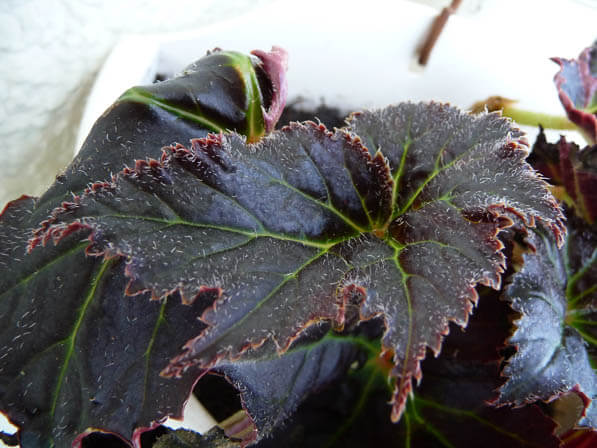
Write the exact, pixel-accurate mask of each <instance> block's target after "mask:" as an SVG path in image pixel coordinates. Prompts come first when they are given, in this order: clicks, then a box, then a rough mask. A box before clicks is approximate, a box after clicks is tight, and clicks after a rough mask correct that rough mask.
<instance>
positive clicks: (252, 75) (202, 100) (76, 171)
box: [34, 47, 287, 224]
mask: <svg viewBox="0 0 597 448" xmlns="http://www.w3.org/2000/svg"><path fill="white" fill-rule="evenodd" d="M253 53H254V54H256V55H257V56H251V57H249V56H246V55H243V54H241V53H237V52H232V51H220V50H214V51H213V52H211V53H208V54H207V55H206V56H204V57H203V58H201V59H199V60H198V61H196V62H194V63H193V64H191V65H190V66H188V67H187V68H186V69H185V70H184V71H183V72H182V73H181V74H180V75H179V76H176V77H174V78H172V79H169V80H167V81H163V82H159V83H156V84H151V85H147V86H137V87H132V88H131V89H129V90H127V91H126V92H125V93H124V94H123V95H122V96H121V97H120V98H119V99H118V100H117V101H116V102H115V103H114V104H113V105H112V106H111V107H110V108H109V109H108V110H107V111H106V112H104V114H103V115H102V116H101V117H100V118H99V119H98V120H97V121H96V123H95V125H94V126H93V128H92V130H91V132H90V133H89V136H88V137H87V139H86V140H85V142H84V143H83V146H82V147H81V150H80V151H79V153H78V154H77V156H76V157H75V159H74V160H73V161H72V162H71V164H70V165H69V166H68V167H67V168H66V170H65V172H64V173H63V174H61V175H59V176H58V177H57V179H56V182H55V183H54V184H53V185H52V186H51V187H50V188H49V189H48V191H47V192H46V193H45V194H44V195H43V196H42V197H41V198H40V200H39V203H38V204H37V207H36V208H37V210H36V211H35V214H36V219H37V222H35V223H34V224H37V223H38V222H40V221H42V220H43V219H45V218H46V217H47V215H48V214H49V212H50V211H51V210H53V209H54V208H55V207H57V206H58V205H60V203H61V202H62V201H70V200H71V199H72V193H73V192H74V193H76V194H78V193H80V192H82V191H83V190H84V189H85V188H86V187H87V186H88V185H89V184H90V183H91V182H96V181H100V180H109V179H110V178H111V176H112V174H115V173H117V172H119V171H120V170H121V169H122V168H123V167H124V166H125V165H132V164H134V162H135V160H137V159H144V158H146V157H156V158H157V157H159V156H160V155H161V151H162V147H163V146H167V145H171V144H173V143H174V142H186V141H188V140H189V139H191V138H196V137H204V136H206V135H207V133H208V132H220V131H226V130H235V131H236V132H238V133H241V134H243V135H247V136H248V137H249V139H250V140H251V141H256V140H258V139H259V138H261V137H262V136H263V135H264V134H265V133H266V131H267V132H269V130H271V129H272V128H273V126H274V125H275V123H276V121H277V119H278V118H279V116H280V114H281V112H282V109H283V108H284V104H285V102H286V91H287V87H286V78H285V71H284V70H285V68H286V57H287V56H286V52H285V51H284V50H283V49H281V48H278V47H274V48H273V49H272V51H271V52H269V53H268V52H264V51H261V50H255V51H254V52H253Z"/></svg>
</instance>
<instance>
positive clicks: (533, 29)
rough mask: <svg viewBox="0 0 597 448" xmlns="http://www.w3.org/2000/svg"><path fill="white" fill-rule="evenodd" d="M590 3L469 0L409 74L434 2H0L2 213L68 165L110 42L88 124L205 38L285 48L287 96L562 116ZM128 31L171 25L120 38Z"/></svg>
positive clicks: (592, 17) (591, 12)
mask: <svg viewBox="0 0 597 448" xmlns="http://www.w3.org/2000/svg"><path fill="white" fill-rule="evenodd" d="M431 2H432V3H436V4H437V3H442V4H445V3H449V2H448V1H443V2H442V1H441V0H437V1H435V2H433V1H431ZM422 3H430V2H429V1H427V2H425V1H423V2H422ZM596 3H597V2H595V1H591V0H585V1H583V2H581V1H573V0H568V1H565V0H525V1H520V0H485V1H481V0H478V1H473V0H470V1H469V2H465V5H464V7H463V14H460V15H457V16H455V17H452V18H451V19H450V21H449V23H448V25H447V27H446V29H445V30H444V33H443V34H442V36H441V38H440V40H439V42H438V44H437V46H436V47H435V49H434V50H433V53H432V56H431V59H430V62H429V64H428V66H427V68H426V69H425V70H424V71H416V70H413V59H414V57H415V50H416V48H417V46H418V45H419V44H420V43H421V40H422V38H423V36H424V34H425V31H426V29H427V27H428V26H429V24H430V22H431V20H432V19H433V17H434V16H435V14H437V9H433V8H431V7H429V6H427V5H421V4H420V3H414V2H412V1H400V0H394V1H375V0H369V1H367V2H363V1H352V0H343V1H340V0H333V1H332V0H327V1H316V0H303V1H301V2H299V1H297V0H294V1H286V0H278V1H275V0H261V1H258V2H256V1H254V0H245V1H241V0H236V1H228V2H224V1H217V0H215V1H183V0H169V1H168V2H162V1H153V0H134V1H129V2H123V1H102V2H100V1H86V2H83V1H75V0H72V1H71V0H62V1H43V0H38V1H35V0H31V1H8V2H7V1H4V2H3V3H2V5H0V143H1V144H2V146H1V151H0V208H1V207H2V205H3V204H4V203H5V202H6V201H7V200H9V199H13V198H15V197H17V196H19V195H20V194H21V193H29V194H40V193H41V192H43V190H44V189H45V188H46V187H47V186H48V185H49V183H50V182H51V181H52V179H53V177H54V175H55V174H56V173H57V171H59V170H60V169H62V168H63V167H64V166H65V165H66V164H67V163H68V162H69V161H70V158H71V157H72V154H73V151H74V149H75V137H76V134H77V131H78V123H79V121H80V119H81V116H82V114H83V106H84V105H85V104H86V100H87V95H88V93H89V92H90V90H91V86H92V84H93V81H94V75H95V73H97V70H98V68H99V67H100V65H101V63H102V62H103V61H104V60H105V59H106V55H107V53H108V51H109V50H110V49H111V48H113V46H114V45H115V44H117V43H119V44H118V45H116V50H115V52H114V53H113V54H112V56H111V57H110V58H109V59H108V64H107V65H106V66H105V67H104V69H103V71H102V72H101V74H100V77H99V79H98V82H97V84H96V85H95V87H94V88H93V94H92V96H91V99H90V101H89V109H88V111H87V114H86V123H84V124H83V126H84V129H87V128H86V127H89V126H90V125H91V123H92V122H93V121H94V120H95V118H96V117H97V116H98V115H99V114H100V113H101V112H102V111H103V110H104V109H105V107H107V106H108V105H109V104H110V103H111V102H112V101H113V100H114V99H115V98H116V97H117V96H118V95H119V94H120V93H121V92H122V91H123V90H125V89H126V88H128V87H130V86H131V85H132V84H137V83H139V82H140V81H141V80H142V79H143V77H146V76H147V74H148V73H150V72H151V71H152V70H154V69H155V67H157V68H158V69H159V70H164V69H166V70H173V71H177V70H180V69H181V68H183V67H184V66H185V65H187V64H188V63H190V62H192V61H193V60H195V59H197V58H199V57H201V56H202V55H203V54H204V53H205V51H206V50H207V49H210V48H213V47H215V46H219V47H222V48H225V49H233V50H240V51H249V50H252V49H254V48H262V49H269V48H270V47H271V46H272V45H280V46H283V47H285V48H286V49H287V50H288V51H289V54H290V60H289V66H290V67H289V73H288V80H289V87H290V89H289V91H290V97H291V99H292V98H294V97H296V96H298V95H300V96H304V97H308V98H311V99H313V100H315V101H316V102H317V101H319V100H320V99H322V98H323V99H324V101H325V102H326V103H327V104H331V105H340V106H342V107H345V108H361V107H372V106H383V105H386V104H389V103H395V102H399V101H405V100H432V99H433V100H437V101H447V102H451V103H453V104H455V105H458V106H461V107H463V108H467V107H468V106H470V105H471V104H472V103H473V102H475V101H477V100H480V99H484V98H486V97H488V96H490V95H495V94H499V95H503V96H506V97H509V98H513V99H518V100H520V106H521V107H525V108H529V109H533V110H537V111H540V112H548V113H555V114H562V113H563V111H562V109H561V106H560V104H559V101H558V98H557V94H556V91H555V88H554V86H553V82H552V78H553V75H554V74H555V72H556V71H557V66H556V65H555V64H554V63H553V62H551V61H549V57H552V56H562V57H567V58H574V57H576V56H577V55H578V54H579V53H580V51H581V50H582V49H583V48H584V47H586V46H588V45H590V43H591V42H592V41H593V40H594V39H595V38H597V27H596V26H595V24H596V23H597V5H596ZM247 11H248V14H249V15H248V16H245V15H243V14H242V13H243V12H247ZM231 16H232V19H231V20H228V19H229V18H230V17H231ZM223 19H226V20H225V21H222V20H223ZM131 31H132V32H137V33H139V32H144V33H148V32H152V33H155V32H163V31H168V32H169V34H168V35H156V34H151V35H149V34H145V35H143V37H139V36H138V35H137V36H136V37H126V36H125V35H126V34H127V33H130V32H131ZM531 131H532V130H531ZM85 134H86V131H83V133H82V136H84V135H85ZM556 134H557V133H556ZM579 143H582V142H581V141H579ZM0 275H1V273H0ZM0 429H2V427H1V426H0ZM0 446H1V442H0Z"/></svg>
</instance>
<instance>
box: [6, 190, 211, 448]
mask: <svg viewBox="0 0 597 448" xmlns="http://www.w3.org/2000/svg"><path fill="white" fill-rule="evenodd" d="M32 207H33V200H32V199H30V198H23V199H21V200H20V201H17V202H14V203H12V204H9V206H8V207H7V209H6V210H5V211H4V213H3V214H2V217H1V220H0V236H1V238H0V239H1V240H2V246H3V249H4V248H11V247H12V248H14V249H15V250H14V251H11V253H9V255H8V257H5V254H6V252H4V251H2V258H0V260H1V262H2V264H3V272H6V273H7V274H10V275H3V276H2V285H1V286H2V291H3V292H2V294H1V297H2V300H1V301H0V319H1V320H2V326H1V328H2V330H1V331H0V358H1V359H2V364H1V365H0V407H1V409H2V410H3V411H5V412H6V414H7V416H8V417H9V418H10V420H11V421H12V422H13V423H15V424H16V425H18V426H19V427H20V428H21V429H20V432H19V437H20V442H21V445H22V446H23V447H36V446H44V447H45V446H58V447H61V446H64V447H70V446H71V444H72V443H73V440H75V438H76V437H78V436H79V437H81V436H82V435H84V434H85V433H86V432H88V431H90V430H94V429H95V428H101V429H103V430H104V431H110V432H114V433H116V434H119V435H120V436H121V437H124V438H127V439H132V438H134V437H137V436H138V435H139V434H140V432H141V431H142V430H143V429H144V428H148V427H151V426H152V425H153V424H154V422H159V421H160V420H162V419H164V418H166V417H167V416H168V415H180V414H181V410H182V403H183V402H184V401H185V400H186V398H187V396H188V393H189V390H190V389H191V388H192V385H193V383H194V381H195V379H196V376H197V374H198V370H197V369H194V371H192V372H189V373H188V374H187V375H185V376H184V377H183V379H182V380H181V381H172V380H168V379H166V378H162V377H160V376H158V375H157V372H159V371H160V370H161V369H163V368H164V367H165V366H166V365H167V364H168V361H169V359H170V358H171V357H172V356H173V354H175V353H176V352H177V350H178V349H179V347H180V346H181V345H182V344H184V342H185V341H186V340H188V339H189V338H191V337H192V336H194V335H195V334H196V333H197V332H198V331H201V329H202V328H204V327H205V325H204V324H202V323H200V322H198V321H197V320H196V315H197V314H198V313H201V312H202V310H203V309H204V308H205V306H206V304H207V305H209V304H211V301H212V300H213V297H209V296H208V295H206V296H205V297H204V298H202V299H201V300H198V301H196V302H195V303H194V304H193V305H192V306H190V307H189V306H185V305H183V304H182V303H181V301H180V298H179V297H178V296H177V295H174V296H172V297H168V298H166V299H164V300H162V301H161V302H156V301H150V300H149V297H148V296H147V295H143V296H139V297H135V298H127V297H124V294H123V290H124V288H125V285H126V279H125V277H124V263H123V262H122V261H121V260H106V261H101V260H99V261H98V260H97V259H95V258H90V257H85V254H84V251H85V246H86V244H85V243H81V242H80V239H79V238H74V237H73V236H74V235H73V236H71V237H67V238H65V240H64V241H63V242H62V244H60V245H59V246H57V247H55V248H54V247H52V248H50V247H49V248H46V249H47V250H44V251H41V250H39V251H35V252H34V253H33V254H31V255H29V256H26V257H25V252H24V247H23V245H22V244H21V243H22V239H23V235H22V234H21V233H20V232H22V228H21V225H22V223H23V221H26V220H27V218H28V216H29V213H30V211H31V209H32ZM16 255H20V256H21V257H24V260H26V263H25V262H22V263H17V262H14V260H15V259H17V258H16ZM7 261H8V262H9V263H8V264H6V262H7ZM10 262H12V263H10ZM27 268H30V269H34V268H35V269H37V271H36V272H28V271H29V270H30V269H27ZM25 298H26V300H25ZM206 302H207V303H206ZM79 440H80V439H79Z"/></svg>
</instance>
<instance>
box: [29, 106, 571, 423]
mask: <svg viewBox="0 0 597 448" xmlns="http://www.w3.org/2000/svg"><path fill="white" fill-rule="evenodd" d="M352 130H353V131H354V132H357V133H359V135H361V136H362V138H363V142H364V143H365V144H366V145H367V147H368V148H369V150H370V151H376V150H378V149H379V150H381V151H382V152H383V154H382V152H379V151H378V152H375V153H370V152H368V151H367V149H366V148H365V147H363V146H362V144H361V142H360V140H359V139H353V138H352V137H351V136H349V135H347V134H346V133H345V132H344V131H342V130H340V131H336V133H334V134H331V133H329V132H328V131H327V130H326V129H325V128H324V127H323V126H317V125H315V124H305V125H300V124H294V125H292V126H290V127H286V128H284V129H283V130H281V131H278V132H274V133H272V134H271V135H270V136H268V137H266V138H264V139H263V140H261V141H260V142H258V143H257V144H254V145H247V144H246V143H245V142H244V140H243V139H242V138H240V137H238V136H235V135H230V136H226V135H223V136H215V137H209V138H207V139H198V140H194V141H193V142H192V146H193V147H192V149H191V150H187V149H185V148H183V147H181V146H176V147H172V148H170V149H168V150H166V152H165V153H164V156H163V157H162V159H161V160H160V161H156V160H147V161H139V162H138V163H137V164H136V166H135V168H131V169H125V170H124V171H122V172H121V173H120V174H119V175H118V176H117V177H116V178H115V180H114V181H113V182H112V183H110V184H99V185H96V186H94V187H93V188H90V189H89V190H88V192H87V193H86V194H85V195H83V196H81V197H80V198H76V200H75V201H74V202H73V203H72V204H69V205H67V206H65V207H63V208H62V209H59V210H56V212H55V213H54V217H53V219H52V220H50V221H49V222H48V223H46V224H45V225H44V227H43V228H42V230H43V232H44V233H43V238H42V239H43V240H48V239H54V240H55V241H60V240H61V239H62V238H63V237H64V236H65V235H68V234H70V233H71V232H73V231H74V230H77V229H79V228H86V229H90V230H91V232H92V233H91V236H90V239H91V240H92V243H91V246H90V248H89V249H88V250H89V251H90V252H93V253H96V254H98V255H99V254H104V256H105V257H108V258H110V257H114V256H123V257H125V259H126V260H127V269H126V274H127V276H128V277H129V278H130V283H129V285H128V287H127V292H128V293H129V294H135V293H139V292H142V291H146V290H150V291H151V293H152V295H153V297H154V298H159V297H162V296H164V295H165V294H169V293H171V292H173V291H178V292H179V293H180V294H181V297H182V299H183V301H184V302H186V303H193V301H194V300H195V297H196V296H197V295H201V293H202V291H204V290H205V289H210V288H219V290H220V297H219V298H218V300H217V301H216V303H215V304H214V306H213V308H211V309H208V310H207V311H206V312H205V313H203V314H202V315H201V320H202V321H203V322H205V323H206V324H207V325H208V328H206V329H205V330H204V331H203V332H201V333H200V334H199V335H198V336H197V337H196V338H194V339H192V340H191V341H189V342H188V343H187V344H186V346H185V351H184V352H183V353H182V354H181V355H180V356H178V357H176V358H175V359H173V360H172V361H171V363H170V366H168V367H167V368H165V369H164V370H163V372H162V374H163V375H166V376H179V375H181V374H182V373H184V372H185V371H186V370H187V369H188V368H190V367H191V366H195V365H199V366H201V367H202V368H212V367H215V366H217V364H218V362H219V361H221V360H223V359H226V360H235V359H237V358H239V357H243V356H244V358H245V359H250V358H251V357H252V356H259V357H263V356H267V355H273V354H274V353H276V352H277V353H283V352H285V351H286V350H287V349H288V347H289V346H290V345H291V344H292V342H293V340H294V339H295V338H296V337H297V336H298V335H299V334H300V333H301V332H302V331H303V330H304V329H305V328H306V327H308V326H310V325H312V324H314V323H317V322H320V321H324V320H328V321H331V322H332V323H333V325H334V326H336V327H338V328H341V327H343V326H345V325H346V324H347V323H348V324H352V323H355V322H358V321H359V320H368V319H372V318H374V317H377V316H381V317H382V318H383V319H384V322H385V326H386V331H385V334H384V336H383V338H382V341H383V347H384V350H385V351H386V352H388V353H389V354H390V355H391V356H392V357H393V360H394V363H395V367H394V368H393V369H392V372H391V375H392V376H393V377H396V378H397V379H398V381H397V385H396V391H395V396H394V398H393V403H394V405H393V411H392V418H393V420H397V419H399V417H400V415H401V414H402V412H403V410H404V404H405V400H406V397H407V395H408V393H409V392H410V390H411V389H412V384H411V382H412V379H413V378H415V379H419V378H420V377H421V371H420V365H419V363H420V360H421V359H422V358H423V357H424V355H425V351H426V349H427V347H430V348H431V349H432V350H433V351H434V352H436V353H437V352H439V350H440V345H441V340H442V335H444V334H445V333H446V332H447V329H448V323H449V322H450V321H454V322H456V323H458V324H459V325H465V324H466V322H467V319H468V315H469V313H470V311H471V309H472V306H473V304H474V303H475V302H476V298H477V296H476V292H475V290H474V285H475V284H477V283H483V284H487V285H491V286H494V287H497V286H498V285H499V283H500V272H501V271H502V269H503V265H504V257H503V255H502V254H501V253H500V249H501V247H502V244H501V243H500V242H499V240H498V239H497V234H498V232H499V230H500V229H502V228H503V227H505V226H507V225H509V223H510V222H511V221H510V219H508V218H506V217H504V216H503V215H502V213H505V212H512V211H513V212H515V213H517V214H518V215H519V216H520V217H522V218H523V219H524V220H525V221H526V222H527V223H528V224H534V222H535V218H537V219H539V220H541V221H542V222H544V223H545V225H547V226H550V227H551V228H552V230H553V232H554V234H555V235H556V236H557V237H560V236H561V230H562V223H561V218H562V215H561V212H560V210H559V208H558V207H557V206H556V204H555V202H554V199H553V197H552V196H551V195H550V194H549V192H548V190H547V188H546V185H545V183H544V182H543V181H542V180H540V179H539V178H537V177H536V175H535V173H534V171H533V170H531V169H530V167H529V166H528V165H527V164H526V163H525V162H524V158H525V157H526V155H527V152H526V150H525V148H524V143H523V142H522V140H521V137H522V135H521V133H520V132H519V131H518V130H516V129H514V128H513V127H512V126H511V123H510V122H509V121H508V120H505V119H502V118H500V117H499V116H498V115H495V114H485V115H480V116H472V115H469V114H466V113H463V112H460V111H458V110H456V109H455V108H452V107H450V106H446V105H441V104H435V103H432V104H402V105H399V106H394V107H389V108H387V109H384V110H380V111H375V112H366V113H363V114H361V115H358V116H356V117H355V118H353V121H352ZM384 156H385V157H387V159H385V158H384ZM38 241H39V240H38ZM35 242H36V241H34V243H35ZM355 305H356V306H355ZM355 308H356V309H357V310H358V312H355V311H351V310H354V309H355ZM249 349H253V350H249Z"/></svg>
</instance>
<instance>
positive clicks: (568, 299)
mask: <svg viewBox="0 0 597 448" xmlns="http://www.w3.org/2000/svg"><path fill="white" fill-rule="evenodd" d="M568 229H569V236H568V238H567V241H566V244H565V246H564V248H563V249H561V250H560V249H558V248H557V247H556V245H555V243H554V241H553V239H552V238H551V237H550V236H549V235H548V233H547V232H545V230H544V229H542V228H538V229H537V230H533V231H531V232H530V233H529V236H528V239H527V244H529V245H530V247H531V248H532V249H533V251H534V253H525V254H524V255H523V257H524V264H523V266H522V268H521V270H520V271H519V272H517V273H516V274H515V275H514V276H513V278H512V283H511V284H510V285H509V286H508V287H507V289H506V291H505V297H506V298H507V299H508V300H509V301H510V302H511V303H512V308H513V309H514V310H516V311H518V312H519V313H521V315H522V317H521V318H520V319H519V320H517V321H516V322H515V323H516V326H517V330H516V332H515V333H514V335H513V336H512V337H511V338H510V343H511V344H512V345H514V346H515V347H516V348H517V353H516V354H515V355H514V356H513V357H512V358H511V359H510V360H509V363H508V365H507V366H506V368H505V369H504V374H505V375H506V376H507V377H508V378H509V379H508V382H507V383H506V384H505V385H504V386H503V387H502V388H501V393H500V397H499V400H498V403H514V404H522V403H527V402H533V401H535V400H538V399H541V400H546V401H549V400H552V399H554V398H556V397H557V396H558V395H560V394H562V393H564V392H567V391H569V390H571V389H573V388H576V389H577V390H578V391H579V392H580V393H582V394H584V395H586V397H587V398H588V399H590V400H594V399H595V398H596V397H597V376H596V375H595V372H594V371H593V368H592V367H591V362H590V357H589V354H588V352H587V347H586V342H589V343H591V344H594V343H595V342H596V341H597V340H596V339H594V336H592V334H594V328H593V327H594V325H595V324H596V321H595V320H594V316H593V311H592V310H593V309H594V306H595V305H594V304H595V300H596V298H597V295H596V288H595V287H594V285H595V284H596V281H597V278H596V277H595V276H596V275H597V266H596V261H597V250H596V249H595V247H596V246H595V243H596V242H597V238H596V237H595V234H594V233H593V232H592V231H591V230H590V228H589V227H588V226H587V225H586V224H584V223H583V222H582V221H581V220H580V219H579V218H575V217H571V219H570V221H569V226H568ZM583 339H584V340H583ZM581 424H583V425H588V426H593V427H595V425H596V424H597V407H596V406H595V404H594V401H593V402H592V403H591V404H590V405H589V407H588V409H587V411H586V416H585V417H584V418H583V419H582V420H581Z"/></svg>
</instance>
